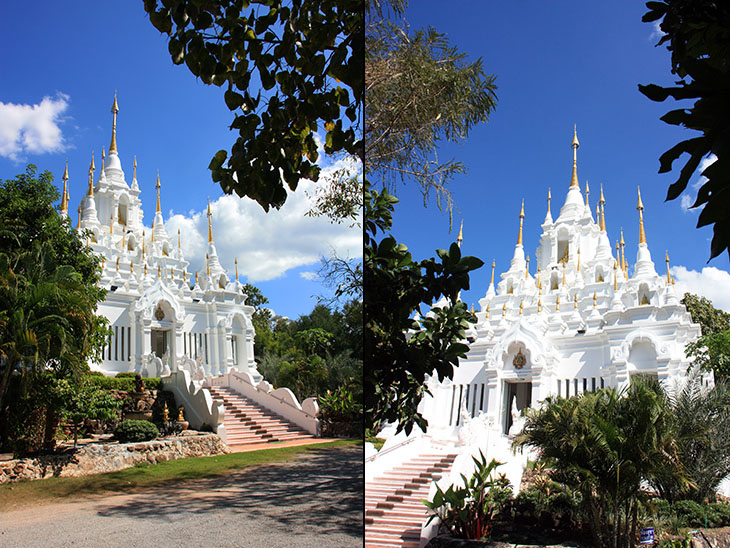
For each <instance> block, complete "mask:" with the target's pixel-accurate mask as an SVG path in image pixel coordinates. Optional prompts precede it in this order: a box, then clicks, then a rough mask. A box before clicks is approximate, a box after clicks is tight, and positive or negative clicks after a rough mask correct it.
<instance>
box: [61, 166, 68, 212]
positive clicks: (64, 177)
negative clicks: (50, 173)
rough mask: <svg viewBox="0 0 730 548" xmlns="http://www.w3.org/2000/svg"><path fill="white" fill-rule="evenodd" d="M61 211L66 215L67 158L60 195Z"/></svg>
mask: <svg viewBox="0 0 730 548" xmlns="http://www.w3.org/2000/svg"><path fill="white" fill-rule="evenodd" d="M61 213H63V214H64V215H68V158H66V169H65V170H64V172H63V194H62V195H61Z"/></svg>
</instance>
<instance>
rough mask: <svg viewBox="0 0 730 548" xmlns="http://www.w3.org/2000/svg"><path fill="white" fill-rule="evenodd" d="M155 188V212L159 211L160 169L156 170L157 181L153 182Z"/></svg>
mask: <svg viewBox="0 0 730 548" xmlns="http://www.w3.org/2000/svg"><path fill="white" fill-rule="evenodd" d="M155 188H156V189H157V209H156V210H155V212H156V213H159V212H160V170H159V169H158V170H157V183H156V184H155Z"/></svg>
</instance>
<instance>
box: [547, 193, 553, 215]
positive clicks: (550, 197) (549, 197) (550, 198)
mask: <svg viewBox="0 0 730 548" xmlns="http://www.w3.org/2000/svg"><path fill="white" fill-rule="evenodd" d="M552 198H553V197H552V196H551V195H550V187H548V210H547V212H548V213H550V200H552Z"/></svg>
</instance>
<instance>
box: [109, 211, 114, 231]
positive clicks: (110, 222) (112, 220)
mask: <svg viewBox="0 0 730 548" xmlns="http://www.w3.org/2000/svg"><path fill="white" fill-rule="evenodd" d="M109 234H114V213H112V214H111V215H110V216H109Z"/></svg>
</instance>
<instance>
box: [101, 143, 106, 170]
mask: <svg viewBox="0 0 730 548" xmlns="http://www.w3.org/2000/svg"><path fill="white" fill-rule="evenodd" d="M105 158H106V153H105V152H104V147H103V146H102V147H101V170H102V171H104V159H105Z"/></svg>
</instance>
